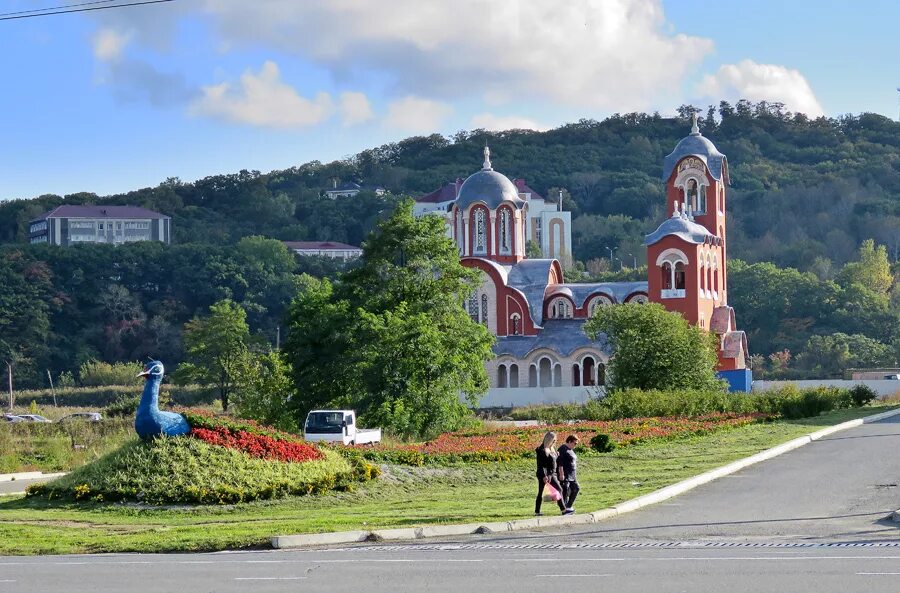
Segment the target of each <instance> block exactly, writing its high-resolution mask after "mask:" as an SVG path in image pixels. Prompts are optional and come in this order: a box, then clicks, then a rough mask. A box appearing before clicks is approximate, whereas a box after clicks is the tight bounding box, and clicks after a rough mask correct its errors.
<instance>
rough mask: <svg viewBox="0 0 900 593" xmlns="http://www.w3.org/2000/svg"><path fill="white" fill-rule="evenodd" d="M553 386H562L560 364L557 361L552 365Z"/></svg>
mask: <svg viewBox="0 0 900 593" xmlns="http://www.w3.org/2000/svg"><path fill="white" fill-rule="evenodd" d="M553 386H554V387H562V365H561V364H559V363H556V365H555V366H554V367H553Z"/></svg>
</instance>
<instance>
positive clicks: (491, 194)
mask: <svg viewBox="0 0 900 593" xmlns="http://www.w3.org/2000/svg"><path fill="white" fill-rule="evenodd" d="M490 154H491V153H490V149H489V148H488V147H487V146H485V147H484V166H483V167H482V169H481V171H478V172H477V173H473V174H472V175H469V177H468V178H467V179H466V180H465V181H464V182H463V184H462V186H461V187H460V188H459V195H458V196H457V198H456V207H457V208H459V209H460V210H465V209H466V208H468V207H469V206H470V205H471V204H474V203H476V202H484V204H485V205H486V206H487V207H488V208H490V209H491V210H495V209H496V208H497V207H499V206H500V204H502V203H503V202H510V203H511V204H512V205H513V206H514V207H515V208H517V209H521V208H522V207H523V206H524V205H525V200H523V199H522V198H520V197H519V190H518V189H517V188H516V186H515V185H513V182H512V181H510V180H509V177H507V176H506V175H504V174H502V173H498V172H497V171H494V169H493V167H491V159H490Z"/></svg>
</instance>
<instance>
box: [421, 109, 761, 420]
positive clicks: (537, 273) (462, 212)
mask: <svg viewBox="0 0 900 593" xmlns="http://www.w3.org/2000/svg"><path fill="white" fill-rule="evenodd" d="M663 178H664V179H665V182H666V200H667V216H668V217H667V219H666V220H665V221H664V222H663V223H662V224H661V225H660V226H659V228H657V229H656V231H654V232H653V233H650V234H649V235H647V236H646V238H645V242H644V243H645V245H646V246H647V262H648V270H649V272H648V280H647V281H646V282H601V283H566V282H565V280H564V276H563V268H562V265H561V264H560V262H559V260H558V259H530V258H526V257H525V243H526V237H528V235H527V233H526V225H527V222H528V220H529V212H528V206H529V202H528V201H527V200H525V199H523V198H522V196H521V195H520V191H519V188H517V186H516V185H515V184H514V183H513V182H511V181H510V180H509V179H508V178H507V177H506V176H504V175H503V174H501V173H499V172H497V171H494V169H493V167H492V165H491V162H490V153H489V150H488V149H487V148H485V157H484V165H483V167H482V169H481V170H480V171H478V172H476V173H474V174H473V175H471V176H469V177H468V178H467V179H466V180H465V181H464V182H463V183H462V185H461V186H459V187H458V191H456V198H455V200H453V201H452V202H449V203H448V205H447V207H446V210H444V211H442V212H435V213H436V214H442V215H443V216H445V219H446V221H447V225H448V233H449V235H450V236H451V237H452V238H453V240H454V241H455V242H456V244H457V245H458V247H459V250H460V255H461V261H462V264H463V265H465V266H467V267H471V268H477V269H479V270H481V271H482V272H483V274H482V278H483V280H482V283H481V286H479V288H478V289H477V290H476V291H475V293H474V294H473V295H472V297H471V298H470V299H469V300H468V302H467V303H465V308H466V310H467V312H468V313H469V315H470V316H471V317H472V319H474V320H476V321H478V322H480V323H483V324H485V325H486V326H487V328H488V329H489V330H490V331H491V333H493V334H494V335H495V336H496V337H497V341H496V343H495V345H494V353H495V355H496V356H495V358H494V359H492V360H491V361H489V362H488V363H487V371H488V375H489V377H490V381H491V389H490V390H489V392H488V394H487V395H486V396H485V397H484V398H483V399H482V403H481V405H482V406H485V407H490V406H508V405H525V404H531V403H550V402H561V401H584V400H586V399H587V398H589V397H593V396H595V395H596V390H597V388H598V387H602V386H603V385H604V384H605V383H606V365H607V363H608V361H609V359H610V357H611V356H613V355H614V353H613V351H612V349H611V347H610V345H609V344H608V342H607V341H606V339H605V337H604V336H599V337H598V339H597V340H591V339H589V338H588V337H587V336H586V335H585V333H584V331H583V326H584V323H585V321H587V319H589V318H590V317H591V316H592V315H593V313H594V311H595V309H596V308H597V307H607V306H615V305H618V304H622V303H646V302H658V303H661V304H662V305H663V306H665V308H666V309H668V310H670V311H676V312H678V313H681V314H682V315H683V316H684V317H685V318H686V319H687V320H688V321H689V322H691V323H693V324H695V325H699V326H700V327H702V328H704V329H706V330H708V331H711V332H714V333H715V334H716V336H717V338H718V340H719V348H718V354H719V371H720V374H721V375H722V376H723V377H724V378H726V379H727V380H728V381H729V383H730V385H731V387H732V389H735V390H749V387H750V385H749V383H750V376H749V370H747V369H746V359H747V357H748V356H749V355H748V353H747V339H746V336H745V334H744V332H742V331H738V330H737V329H736V327H735V320H734V311H733V309H732V308H731V307H730V306H728V289H727V260H726V249H725V197H726V187H727V185H728V184H729V178H728V163H727V160H726V158H725V156H724V155H723V154H721V153H720V152H719V151H718V150H717V149H716V148H715V146H714V145H713V143H712V142H710V141H709V140H708V139H706V138H705V137H703V136H702V135H701V134H700V132H699V130H698V128H697V125H696V120H695V121H694V126H693V129H692V131H691V134H690V135H689V136H687V137H686V138H684V139H682V140H681V141H680V142H679V143H678V145H677V146H676V148H675V150H674V151H673V152H672V153H671V154H670V155H668V156H667V157H666V159H665V162H664V174H663Z"/></svg>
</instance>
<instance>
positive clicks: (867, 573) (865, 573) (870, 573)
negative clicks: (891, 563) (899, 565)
mask: <svg viewBox="0 0 900 593" xmlns="http://www.w3.org/2000/svg"><path fill="white" fill-rule="evenodd" d="M856 574H858V575H877V574H885V575H900V572H858V573H856Z"/></svg>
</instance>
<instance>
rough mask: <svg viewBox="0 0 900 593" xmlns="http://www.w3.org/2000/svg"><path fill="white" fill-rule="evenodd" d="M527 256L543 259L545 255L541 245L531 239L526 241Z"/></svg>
mask: <svg viewBox="0 0 900 593" xmlns="http://www.w3.org/2000/svg"><path fill="white" fill-rule="evenodd" d="M525 257H527V258H528V259H541V258H542V257H544V252H543V251H541V246H540V245H538V244H537V243H536V242H535V241H532V240H530V239H529V240H528V241H526V242H525Z"/></svg>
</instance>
